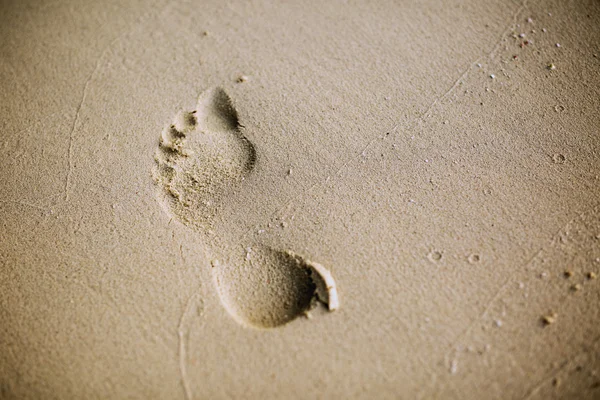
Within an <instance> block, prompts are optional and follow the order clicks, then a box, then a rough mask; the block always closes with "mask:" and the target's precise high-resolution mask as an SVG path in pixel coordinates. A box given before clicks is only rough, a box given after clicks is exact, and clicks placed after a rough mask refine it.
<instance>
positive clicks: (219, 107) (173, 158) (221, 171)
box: [153, 88, 256, 231]
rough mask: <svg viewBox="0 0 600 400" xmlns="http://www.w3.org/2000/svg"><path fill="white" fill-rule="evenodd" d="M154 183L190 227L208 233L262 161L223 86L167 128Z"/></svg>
mask: <svg viewBox="0 0 600 400" xmlns="http://www.w3.org/2000/svg"><path fill="white" fill-rule="evenodd" d="M155 160H156V164H157V166H156V168H155V170H154V174H153V175H154V180H155V181H156V182H157V183H158V184H159V186H160V187H161V188H162V190H163V196H162V201H163V202H164V203H165V206H166V209H167V210H168V211H169V212H170V213H172V214H173V215H174V216H176V217H177V218H178V219H179V220H180V221H181V222H183V223H184V224H186V225H191V226H193V227H195V228H196V229H198V230H201V231H202V230H203V231H207V230H209V229H210V227H211V226H212V220H213V218H214V217H215V215H216V214H217V212H218V210H219V206H220V204H221V201H222V199H223V196H226V195H228V194H229V193H230V192H231V190H232V189H233V188H235V186H236V184H237V183H239V182H240V181H241V180H242V179H243V178H244V176H245V175H247V174H248V173H250V171H252V169H253V168H254V164H255V162H256V151H255V150H254V146H253V145H252V144H251V143H250V142H249V141H248V139H246V137H244V136H243V135H242V133H241V132H240V126H239V121H238V116H237V112H236V111H235V109H234V108H233V105H232V104H231V100H230V99H229V96H227V94H226V93H225V92H224V91H223V90H222V89H220V88H216V89H212V90H208V91H206V92H204V93H202V94H201V95H200V98H199V99H198V106H197V109H196V110H195V111H192V112H183V111H182V112H179V113H178V114H177V115H176V116H175V118H174V121H173V124H172V125H170V126H169V127H167V128H165V130H164V131H163V132H162V135H161V137H160V141H159V148H158V149H157V151H156V155H155Z"/></svg>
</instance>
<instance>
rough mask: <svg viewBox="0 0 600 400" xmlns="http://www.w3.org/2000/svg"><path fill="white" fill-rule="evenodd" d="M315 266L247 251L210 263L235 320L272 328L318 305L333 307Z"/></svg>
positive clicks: (289, 256) (261, 250) (280, 254)
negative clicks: (318, 303) (319, 303)
mask: <svg viewBox="0 0 600 400" xmlns="http://www.w3.org/2000/svg"><path fill="white" fill-rule="evenodd" d="M315 265H317V266H318V264H315V263H311V262H310V261H307V260H305V259H303V258H302V257H300V256H298V255H296V254H294V253H292V252H288V251H279V250H274V249H271V248H268V247H264V246H258V247H252V248H250V247H249V248H247V249H246V251H245V255H243V254H237V255H236V256H235V259H232V258H231V257H230V258H228V259H227V260H225V262H224V263H220V262H218V261H213V271H214V277H215V281H216V284H217V287H218V289H219V294H220V297H221V301H222V303H223V305H224V306H225V308H226V309H227V310H228V311H229V313H230V314H231V315H232V316H233V317H234V318H235V319H236V320H238V321H240V322H242V323H244V324H247V325H251V326H255V327H259V328H272V327H276V326H280V325H283V324H285V323H287V322H290V321H292V320H293V319H295V318H297V317H299V316H301V315H306V313H307V312H308V311H309V310H310V309H312V308H313V307H315V306H316V305H317V302H319V301H320V302H322V303H324V304H329V306H330V309H334V308H335V307H337V293H336V298H335V307H333V308H332V307H331V306H333V305H334V304H333V303H331V302H330V298H331V296H330V293H329V292H328V289H327V288H326V286H325V285H326V284H325V283H324V280H323V277H322V276H321V275H319V273H318V272H317V271H316V270H315Z"/></svg>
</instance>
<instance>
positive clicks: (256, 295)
mask: <svg viewBox="0 0 600 400" xmlns="http://www.w3.org/2000/svg"><path fill="white" fill-rule="evenodd" d="M155 160H156V166H155V168H154V171H153V178H154V181H155V182H156V184H157V186H158V188H159V192H160V198H161V201H162V202H163V205H164V208H165V210H166V211H167V212H168V213H169V214H171V215H172V216H173V217H174V218H176V219H178V220H179V221H181V222H182V223H183V224H185V225H187V226H188V227H190V228H192V229H194V230H196V231H197V232H199V233H201V234H203V235H207V234H208V233H209V231H211V230H212V228H213V221H214V220H215V217H216V216H217V215H218V213H219V210H220V207H221V205H222V203H223V200H224V199H225V198H226V196H232V195H236V189H239V188H240V184H241V182H242V181H243V180H244V179H245V177H246V176H247V175H248V174H250V173H252V170H253V169H254V165H255V163H256V160H257V158H256V150H255V148H254V145H253V144H252V143H250V141H249V140H248V139H247V138H246V137H245V136H244V135H243V133H242V131H241V126H240V123H239V120H238V115H237V112H236V110H235V108H234V107H233V104H232V102H231V99H230V98H229V96H228V95H227V93H225V91H224V90H223V89H221V88H215V89H211V90H207V91H205V92H203V93H202V94H201V95H200V97H199V99H198V105H197V107H196V110H194V111H191V112H179V113H178V114H177V115H176V116H175V118H174V121H173V123H172V124H171V125H170V126H168V127H167V128H166V129H165V130H164V131H163V132H162V134H161V137H160V141H159V146H158V149H157V150H156V155H155ZM215 235H216V236H218V235H219V232H216V233H215ZM212 242H213V241H211V243H212ZM214 242H218V241H214ZM239 245H240V244H239V243H238V244H236V246H231V245H229V246H226V245H216V246H213V248H212V252H213V253H214V254H213V255H214V256H215V259H214V261H213V262H212V271H213V276H214V280H215V283H216V286H217V289H218V292H219V295H220V298H221V302H222V303H223V305H224V306H225V308H226V309H227V311H228V312H229V313H230V314H231V315H232V316H233V317H234V319H235V320H236V321H238V322H241V323H242V324H244V325H251V326H256V327H263V328H270V327H275V326H279V325H283V324H285V323H287V322H289V321H291V320H293V319H295V318H297V317H298V316H300V315H304V314H306V313H307V312H308V311H309V310H310V309H312V308H313V307H315V306H316V305H317V304H318V303H322V304H324V305H326V306H327V308H328V309H329V310H330V311H332V310H335V309H336V308H338V306H339V303H338V297H337V290H336V286H335V282H334V280H333V278H332V276H331V274H330V273H329V271H327V269H325V268H324V267H323V266H322V265H320V264H317V263H314V262H311V261H309V260H306V259H304V258H303V257H301V256H299V255H297V254H295V253H293V252H292V251H289V250H281V249H274V248H271V247H268V246H264V245H261V244H260V243H250V244H249V245H248V246H239ZM232 248H233V249H246V250H245V251H239V252H238V251H237V250H231V249H232ZM217 260H218V261H217Z"/></svg>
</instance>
